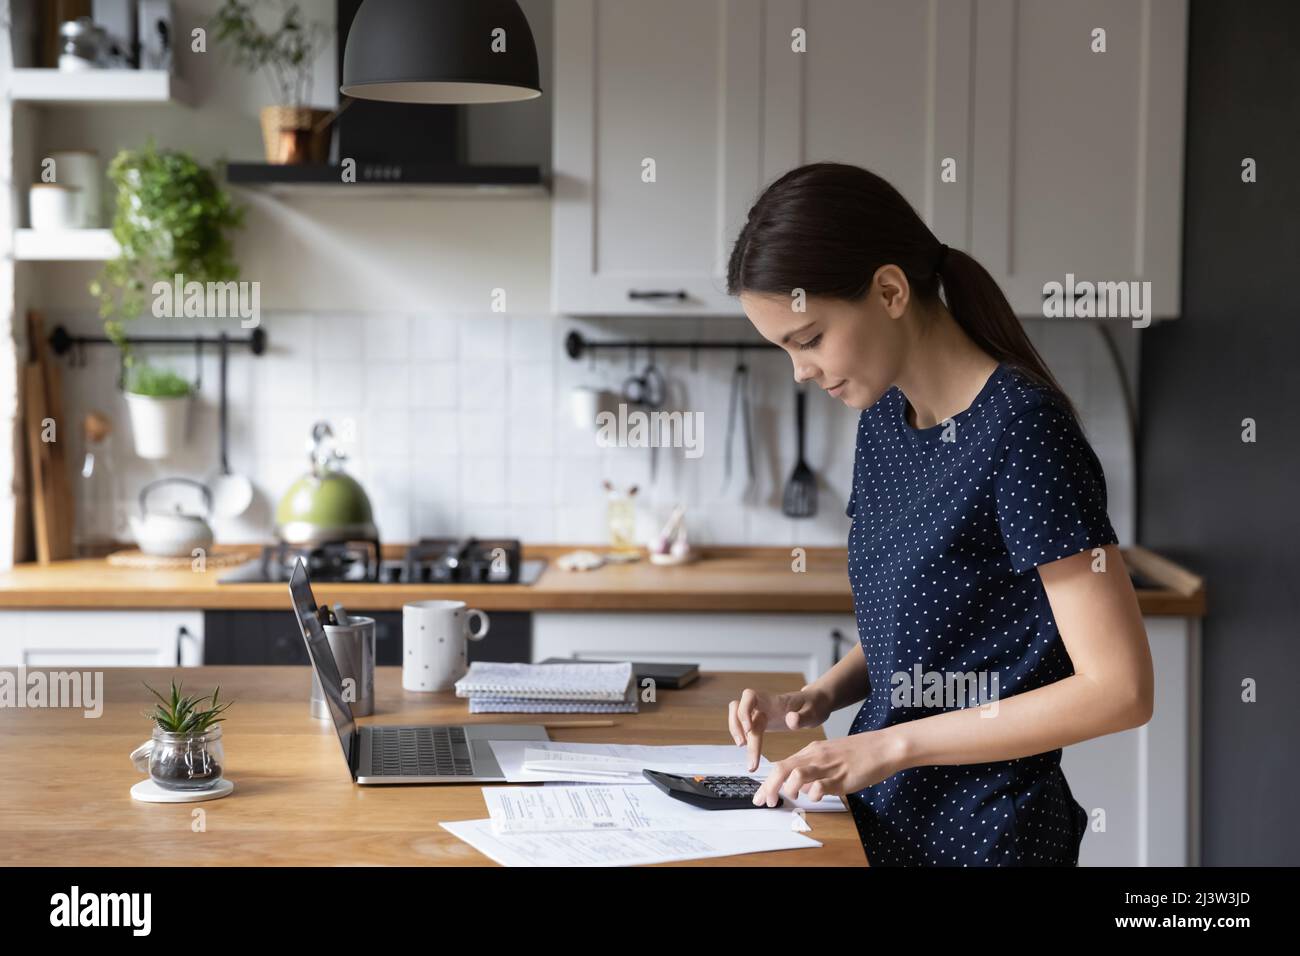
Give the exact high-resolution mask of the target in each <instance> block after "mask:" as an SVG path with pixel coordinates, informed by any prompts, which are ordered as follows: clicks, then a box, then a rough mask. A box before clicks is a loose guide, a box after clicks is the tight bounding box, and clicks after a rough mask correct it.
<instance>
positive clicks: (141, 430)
mask: <svg viewBox="0 0 1300 956" xmlns="http://www.w3.org/2000/svg"><path fill="white" fill-rule="evenodd" d="M125 387H126V407H127V410H128V411H129V412H130V415H131V437H132V438H133V439H134V440H135V453H136V454H137V455H139V456H140V457H141V458H151V459H158V458H166V457H167V456H168V455H170V454H172V453H173V452H175V451H176V449H178V448H180V447H181V446H182V445H184V444H185V433H186V431H187V430H188V425H189V412H190V395H191V393H192V392H193V388H192V387H191V386H190V383H189V382H187V381H186V380H185V379H184V378H182V377H181V376H179V375H177V374H176V373H175V372H173V371H170V370H169V369H160V368H154V367H153V366H151V365H135V366H133V367H132V368H130V369H128V371H127V373H126V381H125Z"/></svg>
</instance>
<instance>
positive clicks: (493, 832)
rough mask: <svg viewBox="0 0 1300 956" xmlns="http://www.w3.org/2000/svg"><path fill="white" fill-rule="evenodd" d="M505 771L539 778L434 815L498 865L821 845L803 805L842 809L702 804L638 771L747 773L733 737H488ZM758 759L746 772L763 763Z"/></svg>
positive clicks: (613, 861) (599, 862)
mask: <svg viewBox="0 0 1300 956" xmlns="http://www.w3.org/2000/svg"><path fill="white" fill-rule="evenodd" d="M491 746H492V751H493V754H494V755H495V756H496V758H497V762H498V763H499V764H500V765H501V769H502V771H503V772H504V773H505V776H506V778H507V779H508V780H510V781H512V782H514V781H542V782H545V783H547V784H549V786H544V787H484V788H483V800H484V802H485V803H486V804H487V809H488V819H486V820H466V821H459V822H455V823H443V824H442V826H443V828H444V829H446V830H447V831H448V832H450V833H452V834H454V835H455V836H457V837H459V838H460V839H462V840H464V841H465V842H466V843H468V844H470V845H471V846H473V847H474V848H475V849H477V850H478V851H479V852H480V853H483V854H484V855H485V856H488V857H490V858H491V859H493V860H495V861H496V862H498V863H500V864H502V865H503V866H631V865H636V864H644V863H666V862H672V861H676V860H693V859H702V858H705V857H716V856H735V855H740V854H745V853H762V852H766V851H768V850H794V849H802V848H810V847H817V846H821V844H820V843H819V842H818V841H816V840H814V839H812V838H811V837H808V836H806V835H805V833H806V832H807V831H809V830H811V827H810V826H809V825H808V823H807V822H806V821H805V819H804V814H805V813H806V812H807V811H842V810H844V804H843V802H842V801H840V799H839V798H838V797H825V798H823V799H822V800H821V801H819V802H816V803H814V802H813V801H811V800H808V799H807V798H803V797H801V798H800V799H799V800H797V801H795V802H794V803H791V801H790V800H789V799H788V798H787V799H786V801H785V804H784V805H783V806H781V807H776V808H755V809H752V810H750V809H743V810H704V809H701V808H699V807H694V806H691V805H690V804H688V803H684V802H682V801H680V800H675V799H673V798H672V797H670V796H668V795H667V794H665V793H663V792H662V791H661V790H659V789H658V788H657V787H655V786H654V785H652V784H651V783H650V782H649V781H648V780H646V778H645V777H644V776H643V775H642V774H641V770H642V769H643V768H645V769H651V770H664V771H667V772H669V773H703V774H711V775H713V774H723V775H728V776H740V775H749V772H748V768H747V766H746V763H745V760H746V758H745V752H744V751H743V750H742V749H740V748H737V747H734V746H727V745H723V746H681V747H649V746H639V745H630V744H566V743H555V742H540V741H529V740H508V741H492V742H491ZM770 766H771V765H770V764H769V763H768V761H766V760H762V761H761V762H760V764H759V767H758V771H757V772H756V773H755V774H753V776H755V777H756V778H758V779H761V778H762V777H763V776H764V775H765V771H766V770H767V769H768V768H770Z"/></svg>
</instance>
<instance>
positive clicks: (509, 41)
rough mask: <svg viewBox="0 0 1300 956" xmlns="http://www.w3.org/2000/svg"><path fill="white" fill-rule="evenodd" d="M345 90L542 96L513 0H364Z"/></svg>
mask: <svg viewBox="0 0 1300 956" xmlns="http://www.w3.org/2000/svg"><path fill="white" fill-rule="evenodd" d="M341 90H342V92H343V93H344V94H345V95H346V96H352V97H355V98H357V99H362V100H383V101H386V102H390V103H506V102H512V101H514V100H529V99H533V98H534V97H537V96H541V95H542V87H541V82H540V80H539V79H538V74H537V44H536V43H535V42H534V41H533V31H532V30H531V29H529V27H528V19H527V18H526V17H525V16H524V13H523V11H522V10H520V9H519V4H518V3H517V2H515V0H364V2H363V3H362V4H361V7H360V9H359V10H357V15H356V18H355V19H354V20H353V21H352V27H351V29H350V30H349V31H348V40H347V46H346V48H345V50H344V53H343V85H342V87H341Z"/></svg>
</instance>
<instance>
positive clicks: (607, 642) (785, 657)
mask: <svg viewBox="0 0 1300 956" xmlns="http://www.w3.org/2000/svg"><path fill="white" fill-rule="evenodd" d="M836 633H838V635H839V637H838V638H837V637H836V636H835V634H836ZM857 634H858V632H857V626H856V624H855V623H854V621H853V618H852V617H846V616H843V615H838V614H730V613H716V614H708V613H704V614H688V613H675V612H669V613H650V614H620V613H584V612H573V613H566V612H550V611H547V612H539V613H536V614H534V615H533V660H535V661H541V660H545V659H546V658H548V657H571V658H574V659H575V660H631V661H670V662H671V661H676V662H691V663H698V664H699V665H700V670H701V671H741V672H745V671H766V672H783V673H792V672H793V673H798V674H802V675H803V678H804V680H805V681H813V680H816V679H817V678H818V677H820V676H821V675H822V674H824V673H826V671H827V670H829V669H830V667H831V665H832V664H834V663H835V661H836V659H837V658H836V654H837V653H838V654H840V655H843V654H845V653H848V652H849V651H851V650H852V649H853V647H854V646H855V645H856V644H857V639H858V638H857ZM857 709H858V708H857V705H854V706H851V707H846V708H844V709H842V710H840V711H837V712H836V713H834V714H832V715H831V718H830V719H829V720H827V722H826V726H825V730H826V735H827V736H828V737H842V736H844V735H845V734H847V733H848V728H849V725H850V724H851V723H852V720H853V716H854V714H856V713H857ZM725 719H726V715H725V714H724V715H723V716H722V720H723V721H724V722H725ZM722 726H725V723H724V724H723V725H722Z"/></svg>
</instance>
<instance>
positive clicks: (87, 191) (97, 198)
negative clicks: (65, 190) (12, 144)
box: [50, 149, 103, 229]
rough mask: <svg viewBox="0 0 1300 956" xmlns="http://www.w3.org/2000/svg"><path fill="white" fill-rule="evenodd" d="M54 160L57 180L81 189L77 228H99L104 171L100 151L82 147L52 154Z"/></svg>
mask: <svg viewBox="0 0 1300 956" xmlns="http://www.w3.org/2000/svg"><path fill="white" fill-rule="evenodd" d="M50 159H52V160H53V161H54V181H55V182H56V183H58V184H59V185H61V186H68V187H70V188H72V189H76V190H78V195H77V201H76V203H75V205H76V209H77V214H76V217H75V225H74V226H73V228H74V229H98V228H99V227H100V224H101V221H102V220H101V209H100V204H101V197H102V196H103V191H102V189H101V188H100V182H101V179H102V177H101V174H100V171H99V154H98V153H94V152H90V151H88V150H82V149H69V150H62V151H60V152H57V153H50Z"/></svg>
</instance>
